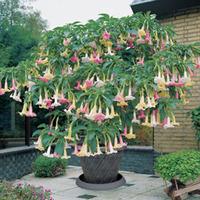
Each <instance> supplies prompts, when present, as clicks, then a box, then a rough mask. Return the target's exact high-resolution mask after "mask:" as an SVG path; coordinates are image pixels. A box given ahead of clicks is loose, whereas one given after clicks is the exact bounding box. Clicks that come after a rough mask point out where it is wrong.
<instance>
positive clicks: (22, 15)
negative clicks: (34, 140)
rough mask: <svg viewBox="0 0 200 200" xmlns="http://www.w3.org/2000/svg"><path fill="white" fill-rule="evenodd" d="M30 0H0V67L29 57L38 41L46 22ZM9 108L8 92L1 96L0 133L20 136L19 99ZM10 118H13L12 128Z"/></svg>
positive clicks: (22, 127) (12, 64) (21, 127)
mask: <svg viewBox="0 0 200 200" xmlns="http://www.w3.org/2000/svg"><path fill="white" fill-rule="evenodd" d="M31 1H33V0H1V1H0V58H1V59H0V68H8V67H15V66H17V65H18V64H19V63H20V62H22V61H25V60H27V59H30V58H31V56H32V52H33V51H34V48H35V47H36V46H37V45H38V43H39V41H40V39H41V36H42V33H43V32H44V31H45V30H46V28H47V22H46V21H45V20H44V19H42V18H41V16H40V13H39V12H38V11H35V10H33V8H32V7H31V6H30V3H31ZM14 104H15V105H14V108H12V109H11V100H10V98H9V95H4V96H0V110H1V113H0V137H1V138H2V137H9V138H10V137H23V136H24V118H22V117H20V116H19V114H18V113H17V112H18V111H20V110H21V104H20V103H14ZM11 118H13V119H14V118H15V119H14V121H15V126H14V130H12V129H11Z"/></svg>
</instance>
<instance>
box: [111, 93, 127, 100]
mask: <svg viewBox="0 0 200 200" xmlns="http://www.w3.org/2000/svg"><path fill="white" fill-rule="evenodd" d="M113 101H117V102H122V101H125V98H124V95H123V92H119V93H118V94H117V95H116V96H115V98H114V99H113Z"/></svg>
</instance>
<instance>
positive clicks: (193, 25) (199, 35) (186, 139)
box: [154, 8, 200, 153]
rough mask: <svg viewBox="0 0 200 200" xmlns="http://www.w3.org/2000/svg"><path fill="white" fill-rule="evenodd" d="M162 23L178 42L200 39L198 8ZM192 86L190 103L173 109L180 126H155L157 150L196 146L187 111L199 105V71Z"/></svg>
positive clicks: (183, 12) (174, 149)
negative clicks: (174, 35)
mask: <svg viewBox="0 0 200 200" xmlns="http://www.w3.org/2000/svg"><path fill="white" fill-rule="evenodd" d="M161 23H162V24H172V25H173V26H174V29H175V31H176V33H177V36H176V39H177V42H179V43H192V42H196V41H200V8H195V9H191V10H187V11H182V12H180V13H177V14H176V16H173V17H170V18H166V19H163V20H161ZM193 81H194V86H193V88H192V90H191V94H190V95H189V94H188V99H189V101H190V103H188V104H186V105H184V106H180V107H179V108H178V109H177V110H176V111H175V116H176V119H177V122H179V123H180V126H179V127H177V128H171V129H166V130H164V129H162V128H155V131H154V149H155V150H156V151H158V152H164V153H167V152H173V151H177V150H182V149H195V148H197V141H196V139H195V131H194V130H193V129H192V125H191V119H190V117H188V116H187V113H188V112H189V111H190V110H191V109H193V108H195V107H198V106H200V73H199V72H198V73H197V72H196V76H195V77H194V78H193Z"/></svg>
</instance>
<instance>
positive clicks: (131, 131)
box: [125, 126, 136, 140]
mask: <svg viewBox="0 0 200 200" xmlns="http://www.w3.org/2000/svg"><path fill="white" fill-rule="evenodd" d="M125 137H126V138H127V139H129V140H130V139H135V138H136V135H135V134H134V133H133V127H132V126H131V127H130V129H129V132H128V133H127V134H126V135H125Z"/></svg>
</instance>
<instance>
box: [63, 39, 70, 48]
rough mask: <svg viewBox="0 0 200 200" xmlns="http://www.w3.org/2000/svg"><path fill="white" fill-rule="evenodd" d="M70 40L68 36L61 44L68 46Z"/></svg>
mask: <svg viewBox="0 0 200 200" xmlns="http://www.w3.org/2000/svg"><path fill="white" fill-rule="evenodd" d="M70 41H71V40H70V39H69V38H64V39H63V45H64V46H68V45H69V43H70Z"/></svg>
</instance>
